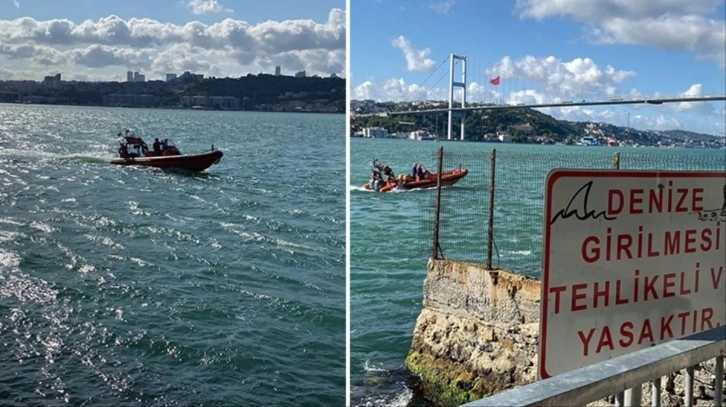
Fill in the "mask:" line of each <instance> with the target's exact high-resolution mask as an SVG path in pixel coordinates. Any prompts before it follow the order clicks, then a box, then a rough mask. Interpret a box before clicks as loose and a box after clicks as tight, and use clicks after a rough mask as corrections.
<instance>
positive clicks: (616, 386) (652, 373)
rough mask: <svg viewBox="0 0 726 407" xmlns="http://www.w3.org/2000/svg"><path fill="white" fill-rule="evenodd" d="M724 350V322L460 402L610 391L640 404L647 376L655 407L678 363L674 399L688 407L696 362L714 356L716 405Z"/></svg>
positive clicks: (596, 395) (578, 401)
mask: <svg viewBox="0 0 726 407" xmlns="http://www.w3.org/2000/svg"><path fill="white" fill-rule="evenodd" d="M724 353H726V328H724V327H719V328H715V329H712V330H710V331H706V332H702V333H700V334H697V335H693V336H691V337H688V338H683V339H677V340H673V341H670V342H666V343H663V344H660V345H656V346H653V347H650V348H647V349H643V350H640V351H636V352H633V353H630V354H627V355H622V356H619V357H616V358H613V359H610V360H607V361H603V362H600V363H596V364H594V365H590V366H586V367H583V368H580V369H576V370H573V371H570V372H567V373H563V374H561V375H557V376H553V377H550V378H549V379H546V380H540V381H538V382H534V383H531V384H528V385H526V386H522V387H518V388H515V389H512V390H508V391H505V392H502V393H499V394H496V395H494V396H491V397H487V398H484V399H481V400H477V401H473V402H471V403H467V404H465V405H464V406H463V407H490V406H491V407H494V406H497V407H498V406H584V405H586V404H587V403H590V402H593V401H597V400H600V399H604V398H605V397H608V396H609V395H612V394H616V396H615V397H614V398H615V401H616V403H617V405H619V406H641V405H643V397H642V393H641V392H642V388H641V386H640V384H641V383H648V382H650V386H649V387H650V390H651V395H650V405H651V406H653V407H659V406H660V405H661V393H662V391H663V388H662V387H661V377H663V376H666V375H668V374H670V373H672V372H677V371H680V370H682V369H685V370H686V382H685V389H684V390H685V392H684V395H683V396H684V397H683V404H680V403H678V405H685V406H686V407H690V406H693V405H694V402H693V401H694V400H693V398H694V397H693V396H694V390H695V388H694V369H695V367H696V364H698V363H699V362H703V361H707V360H709V359H714V358H715V364H714V365H713V380H714V382H713V388H714V392H713V398H712V400H713V403H712V405H713V406H714V407H721V406H722V403H723V390H724V387H723V383H724V374H723V369H724ZM633 386H635V387H633ZM626 389H629V390H626ZM699 404H700V403H699Z"/></svg>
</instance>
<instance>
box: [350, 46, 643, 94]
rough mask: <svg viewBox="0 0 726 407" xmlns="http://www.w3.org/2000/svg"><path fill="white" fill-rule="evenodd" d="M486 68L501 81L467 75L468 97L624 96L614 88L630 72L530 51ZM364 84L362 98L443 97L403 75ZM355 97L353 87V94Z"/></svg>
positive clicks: (442, 92) (581, 60)
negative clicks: (492, 82) (493, 83)
mask: <svg viewBox="0 0 726 407" xmlns="http://www.w3.org/2000/svg"><path fill="white" fill-rule="evenodd" d="M400 38H402V37H399V39H400ZM485 71H486V72H485V73H486V74H487V75H488V77H491V78H494V77H496V76H500V77H501V82H500V85H499V86H491V85H489V84H488V83H486V84H484V85H482V84H479V83H477V82H475V81H471V82H469V84H468V89H467V92H468V94H467V100H468V101H472V102H474V101H477V102H478V101H491V100H492V99H486V98H491V97H497V98H499V99H501V102H502V103H505V102H507V101H508V100H511V101H512V102H524V99H527V100H536V101H537V102H541V103H543V102H545V101H548V102H552V101H562V100H574V99H586V98H590V99H591V100H592V99H595V98H597V99H603V98H612V97H616V96H619V97H624V95H622V94H618V92H617V89H618V88H620V87H621V85H622V84H623V83H624V81H625V80H626V79H628V78H630V77H633V76H635V72H633V71H626V70H619V69H616V68H614V67H612V66H610V65H608V66H604V67H601V66H599V65H598V64H597V63H596V62H595V61H593V60H592V59H590V58H575V59H572V60H570V61H563V60H560V59H559V58H556V57H554V56H548V57H544V58H538V57H534V56H531V55H528V56H525V57H523V58H521V59H517V60H514V59H512V58H510V57H504V58H502V59H501V60H500V61H498V62H497V63H495V64H494V66H493V67H492V68H488V69H486V70H485ZM364 84H365V86H364V87H362V88H360V91H361V92H363V91H364V90H365V93H367V94H368V95H369V97H366V99H375V100H380V101H389V100H390V101H404V100H426V99H432V98H434V96H438V97H439V98H440V99H446V98H447V97H448V96H447V95H448V90H447V88H446V87H443V88H434V89H425V88H422V87H421V86H418V85H417V84H407V83H406V82H405V81H404V80H403V79H389V80H387V81H385V82H383V83H375V82H372V81H368V82H365V83H364ZM527 87H529V88H531V89H527ZM357 89H358V87H356V88H354V92H356V91H357ZM388 90H390V92H388ZM505 93H506V94H505ZM544 95H547V96H546V97H545V96H544ZM372 96H375V97H372ZM357 97H358V95H356V94H355V93H354V95H353V98H357ZM512 98H515V99H516V100H514V99H512Z"/></svg>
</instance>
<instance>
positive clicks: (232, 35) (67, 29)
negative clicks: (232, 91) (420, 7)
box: [0, 9, 346, 80]
mask: <svg viewBox="0 0 726 407" xmlns="http://www.w3.org/2000/svg"><path fill="white" fill-rule="evenodd" d="M345 32H346V26H345V12H344V11H343V10H340V9H332V10H331V11H330V13H329V15H328V19H327V20H326V21H324V22H316V21H313V20H302V19H301V20H285V21H266V22H263V23H259V24H250V23H248V22H246V21H241V20H233V19H229V18H228V19H225V20H223V21H220V22H217V23H214V24H209V25H208V24H203V23H201V22H198V21H191V22H188V23H186V24H172V23H165V22H160V21H157V20H152V19H148V18H141V19H138V18H131V19H127V20H126V19H123V18H121V17H118V16H114V15H111V16H108V17H104V18H101V19H99V20H96V21H92V20H86V21H83V22H80V23H75V22H73V21H70V20H67V19H57V20H46V21H38V20H35V19H33V18H29V17H24V18H19V19H16V20H0V65H3V66H4V68H6V71H7V72H12V71H13V70H10V69H7V68H8V66H7V64H6V62H10V61H16V62H19V63H20V62H22V63H26V64H28V65H29V66H34V65H38V66H40V65H49V64H56V65H58V66H56V69H57V70H58V71H59V72H64V73H63V75H64V78H68V79H73V78H74V77H73V75H79V77H80V75H86V76H87V77H94V78H95V80H104V77H103V75H106V77H105V79H106V80H107V79H108V71H109V70H111V69H115V70H117V71H120V72H125V71H126V69H133V70H139V71H144V72H145V73H146V74H147V78H151V77H162V76H163V74H164V73H166V72H179V70H177V69H178V68H182V67H184V68H185V69H184V70H191V71H196V72H197V73H202V74H205V75H215V76H240V75H245V74H247V73H258V72H273V71H274V69H275V66H276V65H280V66H281V68H282V69H283V71H286V72H291V73H292V72H294V71H298V70H302V69H304V70H306V71H307V73H308V74H310V75H313V74H317V75H321V76H328V75H329V74H331V73H335V74H337V75H340V76H343V75H344V74H345V69H344V67H345ZM175 60H176V61H175ZM194 61H198V62H197V63H195V62H194ZM18 68H19V67H18ZM170 69H174V70H173V71H170ZM84 70H86V71H85V72H84ZM100 70H105V72H101V71H100ZM40 78H42V75H40V69H38V73H37V74H36V75H34V77H32V78H28V77H23V76H22V75H21V74H18V75H12V74H11V75H3V77H0V79H36V80H37V79H40Z"/></svg>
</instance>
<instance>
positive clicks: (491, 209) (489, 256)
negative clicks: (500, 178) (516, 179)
mask: <svg viewBox="0 0 726 407" xmlns="http://www.w3.org/2000/svg"><path fill="white" fill-rule="evenodd" d="M489 157H490V161H491V165H490V167H491V171H490V173H489V225H488V226H487V263H486V269H487V270H492V244H493V242H494V180H495V177H494V172H495V170H496V166H497V149H496V148H493V149H492V153H491V154H490V156H489Z"/></svg>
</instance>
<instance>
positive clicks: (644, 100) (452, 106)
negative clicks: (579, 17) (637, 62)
mask: <svg viewBox="0 0 726 407" xmlns="http://www.w3.org/2000/svg"><path fill="white" fill-rule="evenodd" d="M447 60H448V62H449V92H448V107H445V108H434V109H420V110H407V111H392V112H388V113H387V114H388V115H391V116H404V115H406V116H411V115H429V114H436V115H438V114H443V113H446V114H448V129H447V139H449V140H452V138H453V125H454V118H455V116H456V117H458V118H459V119H460V121H461V122H460V127H459V128H460V139H461V140H464V139H465V138H466V128H465V121H466V113H468V112H473V111H479V110H492V109H522V108H531V109H539V108H549V107H576V106H603V105H643V104H645V105H662V104H668V103H684V102H687V103H694V102H719V101H726V95H718V96H696V97H689V96H676V97H653V98H649V97H638V98H631V99H626V98H611V99H608V100H585V99H582V100H580V101H570V100H567V101H560V102H550V103H535V104H526V103H518V104H484V105H482V104H477V105H475V106H468V107H467V102H466V93H467V71H466V63H467V58H466V56H463V55H457V54H454V53H451V54H450V55H449V57H448V58H447V59H446V60H444V61H443V62H446V61H447ZM442 65H443V63H442V64H439V66H438V67H437V68H436V69H435V70H438V69H439V68H440V67H441V66H442ZM457 65H459V66H460V67H461V72H460V77H459V78H458V79H457V78H456V72H455V68H456V66H457ZM432 74H433V72H432ZM432 74H430V75H429V77H427V78H426V80H424V83H425V82H426V81H427V80H428V79H429V78H430V77H431V75H432ZM437 82H438V81H437ZM434 86H435V85H434ZM456 88H461V92H460V95H461V100H460V102H458V103H459V105H458V106H456V103H457V102H456V101H455V100H454V92H455V90H456ZM360 116H363V115H360Z"/></svg>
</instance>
